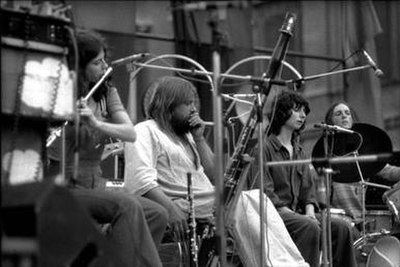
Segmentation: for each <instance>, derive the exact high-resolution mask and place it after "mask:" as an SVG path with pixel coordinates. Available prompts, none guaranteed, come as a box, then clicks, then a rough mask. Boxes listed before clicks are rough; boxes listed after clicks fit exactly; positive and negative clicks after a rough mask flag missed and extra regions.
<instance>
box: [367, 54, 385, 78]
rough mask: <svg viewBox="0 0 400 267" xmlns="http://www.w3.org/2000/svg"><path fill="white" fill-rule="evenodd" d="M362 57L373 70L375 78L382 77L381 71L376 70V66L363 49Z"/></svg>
mask: <svg viewBox="0 0 400 267" xmlns="http://www.w3.org/2000/svg"><path fill="white" fill-rule="evenodd" d="M362 52H363V54H364V56H365V57H366V58H367V61H368V64H369V65H370V66H371V67H372V68H373V69H374V74H375V76H376V77H378V78H380V77H382V76H383V71H382V70H381V69H379V68H378V65H376V63H375V61H374V60H373V59H372V58H371V56H370V55H369V54H368V53H367V51H365V50H364V49H363V50H362Z"/></svg>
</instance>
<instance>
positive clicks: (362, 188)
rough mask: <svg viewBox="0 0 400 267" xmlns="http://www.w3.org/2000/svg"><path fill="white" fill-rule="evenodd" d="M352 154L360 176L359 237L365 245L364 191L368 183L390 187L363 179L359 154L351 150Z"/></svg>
mask: <svg viewBox="0 0 400 267" xmlns="http://www.w3.org/2000/svg"><path fill="white" fill-rule="evenodd" d="M352 154H353V156H354V159H355V163H356V166H357V171H358V174H359V176H360V180H361V181H360V185H361V218H362V224H361V227H362V228H361V238H362V240H363V241H362V246H365V245H366V242H367V231H366V224H367V222H366V218H365V213H366V208H365V193H366V191H367V187H368V185H370V186H375V187H380V188H385V189H390V186H385V185H379V184H375V183H369V182H366V181H365V180H364V176H363V174H362V171H361V167H360V163H359V161H358V156H359V154H358V151H355V152H353V153H352Z"/></svg>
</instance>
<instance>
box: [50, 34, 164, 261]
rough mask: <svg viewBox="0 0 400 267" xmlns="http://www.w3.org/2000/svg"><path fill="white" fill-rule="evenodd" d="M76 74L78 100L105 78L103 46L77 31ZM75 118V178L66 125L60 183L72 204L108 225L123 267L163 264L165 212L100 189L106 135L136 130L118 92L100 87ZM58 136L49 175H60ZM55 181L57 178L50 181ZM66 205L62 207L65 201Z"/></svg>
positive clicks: (71, 134)
mask: <svg viewBox="0 0 400 267" xmlns="http://www.w3.org/2000/svg"><path fill="white" fill-rule="evenodd" d="M76 39H77V46H78V53H79V72H78V75H79V76H78V77H79V79H78V81H79V82H78V86H79V97H85V96H86V95H87V94H88V92H89V91H90V89H91V88H92V87H93V85H94V84H95V83H96V82H97V81H98V80H99V79H100V78H101V77H102V76H103V75H104V73H105V72H106V70H107V68H108V64H107V63H106V61H105V59H106V53H107V49H106V43H105V40H104V38H103V37H102V36H101V35H100V34H98V33H97V32H94V31H91V30H86V29H78V30H77V33H76ZM77 112H79V115H80V122H81V125H80V127H79V136H80V143H79V144H80V145H79V148H78V153H79V164H78V169H77V170H76V171H77V175H76V177H75V176H74V171H75V167H76V165H75V164H74V151H75V147H76V142H77V140H76V138H75V125H74V124H73V123H69V124H68V125H67V126H66V127H65V150H66V151H65V159H66V160H65V161H66V166H65V180H66V181H67V186H68V188H70V190H71V192H72V194H73V195H74V197H75V198H76V199H77V201H78V202H79V203H80V204H81V205H82V206H84V207H85V208H86V209H87V210H88V212H89V213H90V215H91V216H92V218H94V219H95V221H96V222H97V223H99V224H107V223H109V224H111V228H112V230H111V232H110V233H109V235H107V238H108V239H109V242H110V243H111V245H112V247H113V248H115V250H116V251H117V253H119V256H120V258H121V260H122V263H123V264H124V265H123V266H131V267H133V266H162V264H161V260H160V258H159V256H158V254H157V246H158V244H159V243H160V241H161V238H162V236H163V234H164V231H165V227H166V223H167V221H166V220H167V214H166V211H165V209H164V208H163V207H162V206H161V205H159V204H157V203H155V202H153V201H150V200H149V199H146V198H143V197H134V196H132V195H128V194H126V193H125V194H124V193H122V192H121V193H114V192H107V191H105V190H104V186H101V185H102V184H104V183H105V179H104V178H102V177H101V170H100V162H101V155H102V152H103V147H104V143H105V141H106V140H107V139H108V137H113V138H119V139H121V140H124V141H130V142H134V141H135V138H136V133H135V129H134V127H133V125H132V122H131V121H130V119H129V116H128V114H127V113H126V111H125V108H124V107H123V105H122V103H121V100H120V97H119V95H118V91H117V89H116V88H115V87H112V86H102V87H99V89H98V90H97V91H96V92H95V93H94V94H93V95H92V96H91V97H90V98H89V99H88V101H87V102H82V103H80V105H79V108H78V110H77ZM62 152H63V151H62V142H61V139H60V138H57V139H55V141H54V143H52V144H51V146H50V147H48V150H47V154H48V158H49V165H48V166H47V167H48V168H47V169H46V174H47V175H48V177H49V178H50V177H60V173H59V172H60V166H59V164H60V160H61V156H62V154H61V153H62ZM55 179H56V178H55ZM66 204H67V203H66Z"/></svg>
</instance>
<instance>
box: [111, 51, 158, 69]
mask: <svg viewBox="0 0 400 267" xmlns="http://www.w3.org/2000/svg"><path fill="white" fill-rule="evenodd" d="M148 55H150V54H149V53H140V54H134V55H131V56H127V57H123V58H121V59H117V60H114V61H112V62H111V66H113V67H116V66H119V65H122V64H125V63H126V62H127V61H135V60H139V59H142V58H145V57H147V56H148Z"/></svg>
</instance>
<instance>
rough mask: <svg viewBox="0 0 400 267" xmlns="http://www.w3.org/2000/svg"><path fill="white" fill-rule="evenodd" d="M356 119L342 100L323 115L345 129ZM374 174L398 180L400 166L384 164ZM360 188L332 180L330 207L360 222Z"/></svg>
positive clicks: (357, 185) (390, 179)
mask: <svg viewBox="0 0 400 267" xmlns="http://www.w3.org/2000/svg"><path fill="white" fill-rule="evenodd" d="M356 121H357V116H356V114H355V112H354V110H353V109H352V108H351V107H350V105H349V104H347V103H346V102H344V101H339V102H336V103H334V104H333V105H332V106H331V107H330V108H329V109H328V111H327V112H326V115H325V122H326V124H330V125H337V126H340V127H343V128H347V129H350V128H352V127H353V123H355V122H356ZM376 175H377V176H378V177H380V178H383V179H386V180H388V181H392V182H396V181H400V167H397V166H393V165H390V164H386V165H385V167H384V168H383V169H382V170H380V171H379V172H378V173H377V174H376ZM356 180H359V179H356ZM361 190H362V187H361V184H360V183H359V182H353V183H338V182H335V181H333V183H332V200H331V205H332V207H335V208H340V209H344V210H345V211H346V213H347V214H348V215H350V216H351V217H353V220H354V223H356V224H358V223H360V222H362V199H361V196H362V194H361Z"/></svg>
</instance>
